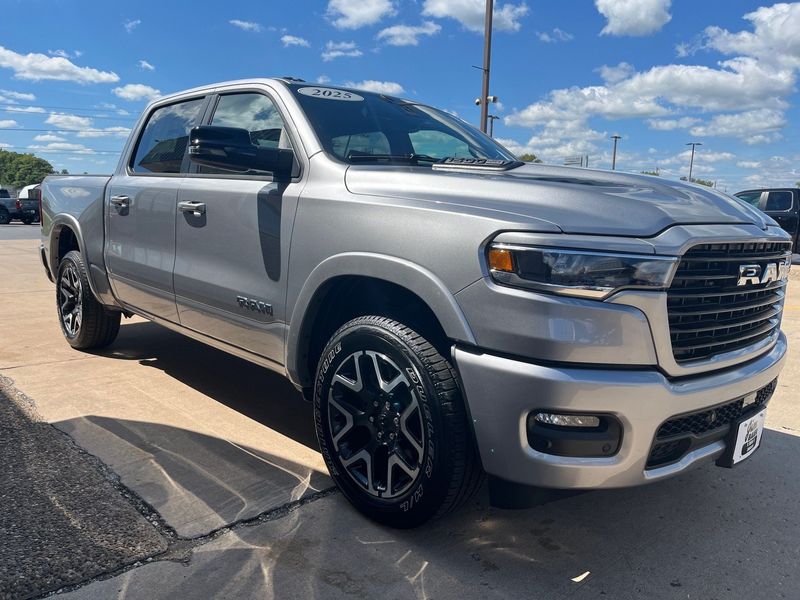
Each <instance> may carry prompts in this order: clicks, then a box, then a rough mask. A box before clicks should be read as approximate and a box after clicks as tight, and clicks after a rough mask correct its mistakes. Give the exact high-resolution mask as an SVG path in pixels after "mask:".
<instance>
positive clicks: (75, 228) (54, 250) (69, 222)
mask: <svg viewBox="0 0 800 600" xmlns="http://www.w3.org/2000/svg"><path fill="white" fill-rule="evenodd" d="M64 227H69V228H70V229H71V230H72V233H73V234H74V235H75V241H76V242H77V243H78V252H80V254H81V258H83V264H84V265H86V276H87V279H88V280H89V289H90V290H91V292H92V294H93V295H94V297H95V298H97V301H98V302H100V303H101V304H103V305H106V306H117V303H116V300H115V299H114V298H113V296H112V295H111V294H110V286H109V284H108V280H106V281H105V282H102V283H103V284H104V285H103V289H105V290H109V292H107V293H105V294H101V293H100V289H99V287H98V285H97V282H96V281H95V277H96V276H97V275H98V273H97V271H98V269H97V268H96V267H94V268H93V266H92V265H93V263H92V262H91V261H90V259H89V255H88V253H87V250H86V242H85V240H84V238H83V231H82V230H81V224H80V222H79V221H78V219H76V218H75V217H74V216H72V215H71V214H69V213H59V214H57V215H54V216H53V219H52V221H51V225H50V233H49V235H48V241H47V248H48V257H47V261H48V266H49V267H50V272H51V273H52V274H53V277H54V278H55V277H56V274H57V273H58V269H57V266H58V265H57V264H56V256H58V245H59V237H60V235H61V230H62V229H63V228H64Z"/></svg>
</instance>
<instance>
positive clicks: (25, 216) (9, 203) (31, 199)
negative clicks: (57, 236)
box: [0, 185, 41, 225]
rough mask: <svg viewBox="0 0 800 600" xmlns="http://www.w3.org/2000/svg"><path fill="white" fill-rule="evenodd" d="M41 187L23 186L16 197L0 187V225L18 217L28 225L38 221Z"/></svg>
mask: <svg viewBox="0 0 800 600" xmlns="http://www.w3.org/2000/svg"><path fill="white" fill-rule="evenodd" d="M40 197H41V187H40V186H39V185H35V186H34V185H31V186H27V187H25V188H23V189H22V190H21V191H20V193H19V196H18V197H17V198H12V197H11V194H9V193H8V190H6V189H0V225H7V224H8V223H10V222H11V221H13V220H14V219H18V220H20V221H22V222H23V223H25V225H30V224H31V223H33V222H34V221H39V220H40V218H39V198H40Z"/></svg>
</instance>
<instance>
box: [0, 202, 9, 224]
mask: <svg viewBox="0 0 800 600" xmlns="http://www.w3.org/2000/svg"><path fill="white" fill-rule="evenodd" d="M9 223H11V214H10V213H9V212H8V210H7V209H6V207H5V206H0V225H8V224H9Z"/></svg>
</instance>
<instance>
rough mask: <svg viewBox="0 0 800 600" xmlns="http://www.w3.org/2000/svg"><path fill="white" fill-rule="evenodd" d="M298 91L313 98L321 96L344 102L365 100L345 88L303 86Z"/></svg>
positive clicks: (323, 98)
mask: <svg viewBox="0 0 800 600" xmlns="http://www.w3.org/2000/svg"><path fill="white" fill-rule="evenodd" d="M297 92H298V93H300V94H303V95H304V96H311V97H312V98H320V99H322V100H341V101H344V102H363V100H364V98H363V97H362V96H359V95H358V94H354V93H353V92H347V91H345V90H337V89H335V88H322V87H302V88H300V89H299V90H297Z"/></svg>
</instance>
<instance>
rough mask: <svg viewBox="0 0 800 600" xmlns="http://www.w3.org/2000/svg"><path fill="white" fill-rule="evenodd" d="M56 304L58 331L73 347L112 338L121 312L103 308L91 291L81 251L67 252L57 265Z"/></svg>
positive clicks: (104, 343) (83, 347)
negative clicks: (59, 328) (59, 329)
mask: <svg viewBox="0 0 800 600" xmlns="http://www.w3.org/2000/svg"><path fill="white" fill-rule="evenodd" d="M56 307H57V309H58V317H59V323H60V324H61V331H62V333H63V334H64V337H65V338H67V342H69V345H70V346H72V347H73V348H77V349H79V350H90V349H93V348H102V347H104V346H108V345H109V344H110V343H111V342H113V341H114V340H115V339H116V337H117V334H118V333H119V321H120V317H121V314H120V313H119V312H116V311H110V310H106V308H105V307H104V306H103V305H102V304H100V303H99V302H98V301H97V299H96V298H95V297H94V295H93V294H92V291H91V289H90V287H89V278H88V276H87V275H86V266H85V265H84V264H83V258H82V257H81V255H80V252H77V251H75V250H73V251H71V252H67V254H66V255H65V256H64V258H62V259H61V262H60V263H59V265H58V274H57V277H56Z"/></svg>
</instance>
